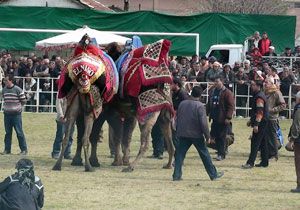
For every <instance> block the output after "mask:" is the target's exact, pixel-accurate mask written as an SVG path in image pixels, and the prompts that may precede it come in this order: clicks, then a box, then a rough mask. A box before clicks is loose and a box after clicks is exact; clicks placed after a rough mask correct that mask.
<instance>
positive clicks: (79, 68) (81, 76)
mask: <svg viewBox="0 0 300 210" xmlns="http://www.w3.org/2000/svg"><path fill="white" fill-rule="evenodd" d="M102 53H103V52H102V51H101V50H100V49H99V48H98V46H97V42H96V41H95V40H94V39H93V38H90V37H89V36H88V35H87V34H85V35H84V36H83V37H82V39H81V40H80V42H79V44H78V46H77V47H76V49H75V52H74V56H73V58H72V59H71V60H70V62H69V63H68V65H67V69H68V74H69V77H70V78H71V80H72V82H73V83H74V84H75V85H76V86H77V88H78V90H79V92H80V93H88V92H89V91H90V89H91V85H92V84H93V83H94V82H95V81H96V80H97V79H98V78H99V77H100V76H101V75H102V74H103V73H104V72H105V64H104V63H103V61H102V60H101V59H100V57H99V56H100V55H101V54H102Z"/></svg>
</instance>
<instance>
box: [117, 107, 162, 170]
mask: <svg viewBox="0 0 300 210" xmlns="http://www.w3.org/2000/svg"><path fill="white" fill-rule="evenodd" d="M159 113H160V112H154V113H153V114H152V116H151V117H150V118H149V119H148V120H147V121H146V122H145V123H144V124H140V123H139V127H140V131H141V138H140V139H141V146H140V150H139V153H138V155H137V156H136V158H135V160H134V161H133V162H132V163H130V164H129V166H128V167H127V168H124V169H123V170H122V171H123V172H132V171H133V170H134V168H135V166H136V165H137V163H138V162H140V161H141V159H142V157H143V156H144V154H145V152H146V151H147V149H148V144H149V136H150V133H151V130H152V128H153V126H154V124H155V122H156V120H157V118H158V116H159Z"/></svg>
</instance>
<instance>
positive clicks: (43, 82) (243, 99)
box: [1, 77, 300, 118]
mask: <svg viewBox="0 0 300 210" xmlns="http://www.w3.org/2000/svg"><path fill="white" fill-rule="evenodd" d="M56 81H57V78H46V77H41V78H38V77H16V83H17V85H18V86H20V87H21V88H22V89H23V90H24V93H25V95H26V98H27V103H26V105H25V106H24V111H25V112H47V113H49V112H50V113H53V112H56V108H55V106H56V97H57V85H56ZM196 85H197V86H201V87H202V88H203V90H204V91H203V95H202V96H203V100H204V102H206V103H207V102H208V95H209V90H210V89H211V87H212V86H213V83H209V82H185V84H184V87H185V88H186V90H187V91H188V92H190V91H191V89H192V87H193V86H196ZM226 87H227V88H229V89H230V90H231V91H232V92H233V93H234V100H235V115H236V116H242V117H249V111H250V109H251V108H250V102H251V98H252V96H251V93H250V86H249V85H247V84H245V86H244V87H242V86H239V85H237V84H234V83H231V84H226ZM241 88H244V90H246V91H245V92H244V94H241V93H240V92H241V91H240V90H241ZM299 90H300V84H294V85H291V86H290V89H289V94H288V95H286V96H284V99H285V100H286V104H287V106H286V109H285V110H284V111H283V112H282V113H281V115H282V116H285V117H286V118H290V117H291V114H292V111H293V107H294V101H295V94H296V93H297V91H299ZM2 103H3V101H2V99H1V111H2V107H3V106H2Z"/></svg>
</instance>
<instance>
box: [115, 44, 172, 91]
mask: <svg viewBox="0 0 300 210" xmlns="http://www.w3.org/2000/svg"><path fill="white" fill-rule="evenodd" d="M170 46H171V42H170V41H169V40H159V41H157V42H154V43H152V44H149V45H146V46H143V47H140V48H137V49H134V50H132V51H131V52H130V53H129V55H128V58H127V60H126V61H125V62H124V64H123V65H122V68H121V84H120V88H121V89H120V94H121V97H124V96H125V95H128V96H133V97H138V95H139V94H140V93H141V89H142V86H151V85H157V84H158V83H172V76H171V73H170V71H169V69H168V65H169V62H168V52H169V50H170Z"/></svg>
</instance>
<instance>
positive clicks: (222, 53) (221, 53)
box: [209, 50, 229, 64]
mask: <svg viewBox="0 0 300 210" xmlns="http://www.w3.org/2000/svg"><path fill="white" fill-rule="evenodd" d="M211 56H214V57H216V59H217V60H218V61H219V62H220V63H222V64H225V63H228V62H229V50H212V51H211V53H210V54H209V57H211Z"/></svg>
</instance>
